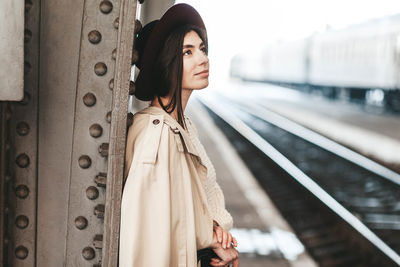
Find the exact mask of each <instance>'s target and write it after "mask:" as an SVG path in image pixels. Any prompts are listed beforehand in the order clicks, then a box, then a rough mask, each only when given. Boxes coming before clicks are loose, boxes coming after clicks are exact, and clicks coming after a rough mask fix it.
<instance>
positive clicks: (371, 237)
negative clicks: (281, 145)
mask: <svg viewBox="0 0 400 267" xmlns="http://www.w3.org/2000/svg"><path fill="white" fill-rule="evenodd" d="M197 97H198V98H199V100H200V101H201V102H202V103H203V104H205V105H206V106H208V107H209V108H210V109H211V110H212V111H213V112H214V113H215V114H217V115H218V116H219V117H220V118H221V119H223V120H224V121H225V122H227V123H228V124H229V125H230V126H231V127H232V128H233V129H235V130H236V131H237V132H238V133H240V134H241V135H242V136H243V137H244V138H246V139H247V140H248V141H249V142H250V143H252V144H253V145H254V146H255V147H257V148H258V149H259V150H260V151H261V152H263V153H264V154H265V155H266V156H267V157H269V158H270V159H271V160H273V161H274V162H275V163H276V164H277V165H279V166H280V167H281V168H282V169H283V170H284V171H285V172H287V173H288V174H289V175H290V176H291V177H292V178H294V179H295V180H296V181H297V182H299V183H300V184H301V185H302V186H303V187H304V188H306V189H307V190H308V191H309V192H311V193H312V194H313V195H314V196H315V197H317V198H318V199H319V200H320V201H321V202H322V203H324V204H325V205H326V206H327V207H328V208H329V209H331V210H332V211H333V212H335V213H336V214H337V215H338V216H339V217H341V218H342V219H343V220H344V221H345V222H346V223H348V224H349V225H350V226H351V227H353V228H354V229H355V230H356V231H357V232H359V233H360V234H361V235H362V236H363V237H364V238H365V239H367V240H368V241H369V242H370V243H371V244H373V245H374V246H375V247H376V248H377V249H379V250H380V251H381V252H382V253H383V254H384V255H386V256H387V257H388V258H389V259H391V260H392V261H393V262H395V263H396V264H398V265H400V256H399V255H398V254H397V253H396V252H395V251H394V250H392V249H391V248H390V247H389V246H388V245H387V244H386V243H385V242H383V241H382V240H381V239H380V238H379V237H378V236H377V235H376V234H375V233H373V232H372V231H371V230H370V229H369V228H368V227H367V226H366V225H364V224H363V223H362V222H361V221H360V220H359V219H358V218H357V217H355V216H354V215H353V214H352V213H351V212H349V211H348V210H347V209H346V208H345V207H343V206H342V205H341V204H340V203H339V202H337V201H336V200H335V199H334V198H333V197H332V196H331V195H329V194H328V193H327V192H326V191H325V190H324V189H322V188H321V187H320V186H319V185H318V184H317V183H315V182H314V180H313V179H311V178H310V177H309V176H307V175H306V174H305V173H304V172H302V171H301V170H300V169H299V168H298V167H297V166H296V165H294V164H293V163H292V162H291V161H290V160H288V159H287V158H286V157H285V156H284V155H282V154H281V153H280V152H279V151H278V150H276V149H275V148H274V147H273V146H272V145H271V144H269V143H268V142H267V141H266V140H264V139H263V138H262V137H261V136H260V135H258V134H257V133H256V132H255V131H254V130H253V129H251V128H250V127H249V126H247V125H246V124H245V123H244V122H243V121H242V120H240V119H239V118H237V117H235V116H234V115H233V113H232V112H229V109H232V106H229V105H227V104H225V103H223V102H222V101H219V102H217V101H216V100H215V95H214V96H213V95H211V94H207V96H205V95H203V96H197Z"/></svg>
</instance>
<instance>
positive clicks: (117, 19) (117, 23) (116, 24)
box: [113, 17, 119, 29]
mask: <svg viewBox="0 0 400 267" xmlns="http://www.w3.org/2000/svg"><path fill="white" fill-rule="evenodd" d="M113 25H114V28H115V29H118V27H119V17H117V18H116V19H115V20H114V23H113Z"/></svg>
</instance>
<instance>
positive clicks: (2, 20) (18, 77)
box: [0, 0, 30, 101]
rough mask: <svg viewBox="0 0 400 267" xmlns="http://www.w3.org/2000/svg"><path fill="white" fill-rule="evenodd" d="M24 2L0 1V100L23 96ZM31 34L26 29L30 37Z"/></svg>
mask: <svg viewBox="0 0 400 267" xmlns="http://www.w3.org/2000/svg"><path fill="white" fill-rule="evenodd" d="M24 2H25V1H24V0H5V1H1V2H0V51H1V53H0V62H1V65H0V87H1V90H0V100H3V101H4V100H8V101H13V100H17V101H19V100H21V99H22V97H23V92H24V91H23V87H24V85H23V82H24V80H23V79H24ZM29 34H30V33H29V31H27V30H25V35H26V36H28V38H29ZM25 65H26V63H25Z"/></svg>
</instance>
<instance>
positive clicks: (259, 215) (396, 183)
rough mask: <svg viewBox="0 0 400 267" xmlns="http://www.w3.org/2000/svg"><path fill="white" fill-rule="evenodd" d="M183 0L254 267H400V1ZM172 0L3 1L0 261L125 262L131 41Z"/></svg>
mask: <svg viewBox="0 0 400 267" xmlns="http://www.w3.org/2000/svg"><path fill="white" fill-rule="evenodd" d="M183 2H185V3H188V4H190V5H192V6H193V7H195V8H196V9H197V10H198V12H199V13H200V14H201V16H202V18H203V19H204V22H205V24H206V27H207V31H208V38H209V39H208V40H209V58H210V85H209V86H208V87H207V88H206V89H204V90H197V91H195V92H193V94H192V96H191V97H190V101H189V105H187V108H186V109H185V114H186V115H187V116H189V117H190V119H191V121H193V122H194V123H195V125H196V127H197V130H198V137H199V139H200V140H201V143H202V144H203V145H204V147H205V149H206V151H207V154H208V156H209V158H210V160H211V162H212V163H213V165H214V167H215V170H216V174H217V182H218V184H219V185H220V187H221V189H222V191H223V193H224V197H225V200H224V201H225V205H226V209H227V210H228V211H229V213H230V214H231V215H232V217H233V222H234V224H233V229H231V230H230V231H231V233H232V234H233V235H234V236H235V237H236V238H237V240H238V247H237V249H238V251H239V252H240V266H245V267H259V266H260V267H261V266H276V267H280V266H285V267H286V266H296V267H297V266H299V267H300V266H301V267H311V266H326V267H331V266H341V267H361V266H374V267H376V266H378V267H386V266H400V255H399V253H400V5H399V3H398V1H394V0H380V1H372V0H367V1H365V0H364V1H361V0H347V1H345V0H336V1H333V0H332V1H331V0H318V1H317V0H303V1H295V0H280V1H272V0H246V1H243V0H241V1H239V0H229V1H228V0H214V1H208V0H192V1H177V2H176V3H183ZM174 3H175V2H174V1H173V0H163V1H157V0H145V1H144V0H138V1H136V0H101V1H80V0H70V1H49V0H41V1H38V0H5V1H3V0H2V1H0V21H1V23H0V50H1V51H2V53H0V62H1V64H0V88H1V89H0V136H1V143H0V266H4V267H8V266H14V267H20V266H21V267H22V266H24V267H27V266H29V267H34V266H41V267H47V266H49V267H50V266H51V267H54V266H67V267H69V266H93V267H101V266H103V267H115V266H117V265H118V242H119V239H118V238H119V234H120V233H119V220H120V217H119V216H120V214H119V210H120V204H121V194H122V192H123V172H124V168H125V167H124V152H125V149H129V148H126V147H125V140H126V139H125V138H126V133H127V128H128V127H131V125H132V123H133V119H134V113H135V112H137V111H139V110H140V109H142V108H144V107H147V106H148V105H149V102H146V101H139V100H137V99H136V98H135V97H134V92H135V75H136V74H137V73H138V72H137V69H136V67H135V63H136V61H137V60H138V56H139V55H138V52H137V51H136V50H135V44H134V36H135V34H137V33H139V32H140V31H141V29H142V27H143V26H144V25H146V24H147V23H148V22H150V21H152V20H154V19H159V18H160V17H161V16H162V14H164V13H165V11H166V10H167V9H168V8H170V7H171V6H172V5H173V4H174ZM132 74H133V75H132ZM165 116H168V115H167V114H165ZM125 122H126V123H125ZM200 160H204V159H200ZM210 173H212V172H210ZM159 223H163V222H159ZM103 237H104V238H103ZM154 256H155V257H156V256H157V255H154ZM120 267H125V266H120Z"/></svg>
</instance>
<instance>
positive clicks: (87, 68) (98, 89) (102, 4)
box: [66, 0, 121, 266]
mask: <svg viewBox="0 0 400 267" xmlns="http://www.w3.org/2000/svg"><path fill="white" fill-rule="evenodd" d="M119 10H120V1H109V0H103V1H89V0H86V1H84V7H83V24H82V33H81V41H80V51H79V66H78V80H77V81H78V83H77V89H76V102H75V118H74V127H73V129H74V131H73V143H72V158H71V176H70V183H69V202H68V219H67V243H66V266H89V265H95V266H100V264H101V262H102V259H101V256H102V255H101V248H102V235H103V228H104V224H103V218H104V206H105V188H104V187H97V186H96V182H95V180H96V177H98V176H99V175H101V174H103V173H106V172H107V152H108V144H107V143H108V141H109V129H110V124H109V122H108V121H107V113H108V112H109V111H111V104H112V90H113V88H115V85H114V84H115V82H114V81H113V78H114V68H115V53H114V52H113V51H114V50H115V49H116V48H117V36H118V28H119V27H120V21H121V19H120V18H119V15H120V14H119Z"/></svg>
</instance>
